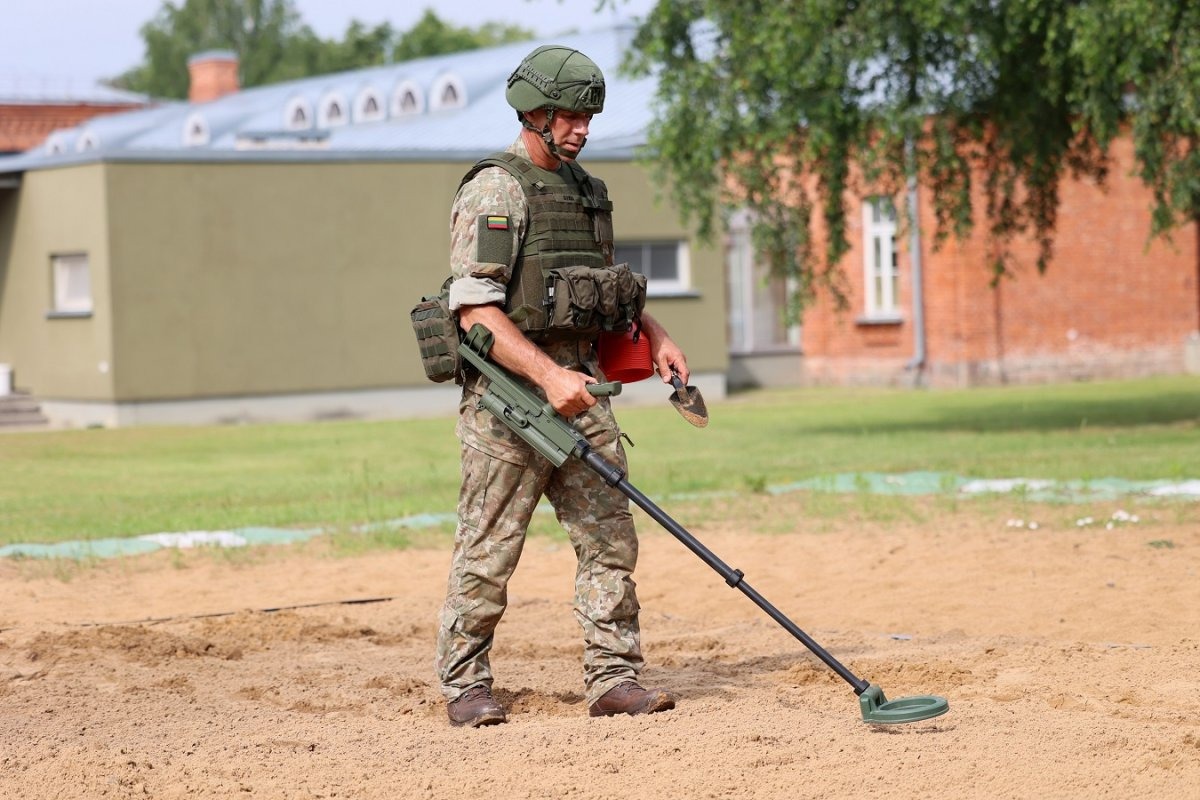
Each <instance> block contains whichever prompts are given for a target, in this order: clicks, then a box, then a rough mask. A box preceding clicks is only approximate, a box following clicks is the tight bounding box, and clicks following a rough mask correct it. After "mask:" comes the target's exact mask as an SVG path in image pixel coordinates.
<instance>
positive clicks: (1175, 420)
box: [0, 377, 1200, 544]
mask: <svg viewBox="0 0 1200 800" xmlns="http://www.w3.org/2000/svg"><path fill="white" fill-rule="evenodd" d="M666 395H667V390H666V389H664V391H663V403H662V405H661V406H656V407H652V408H632V409H626V410H623V411H622V412H621V414H620V420H621V425H622V428H623V430H624V431H625V432H626V433H628V435H629V436H630V437H631V438H632V439H633V441H634V442H635V443H636V447H634V448H631V449H629V455H630V462H631V476H630V478H631V480H632V481H633V483H635V484H636V485H637V486H638V488H639V489H641V490H642V491H644V492H646V493H648V494H651V495H655V494H663V493H667V492H694V491H714V490H730V491H736V492H739V493H754V492H761V491H763V489H764V488H765V487H767V486H769V485H772V484H782V483H788V482H792V481H796V480H800V479H803V478H808V477H813V476H816V475H824V474H832V473H838V472H865V471H881V472H904V471H910V470H935V471H942V472H949V473H954V474H958V475H964V476H968V477H1030V478H1052V479H1071V478H1082V479H1093V478H1103V477H1117V478H1126V479H1130V480H1151V479H1158V478H1168V479H1170V478H1185V477H1186V478H1196V477H1200V378H1195V377H1188V378H1161V379H1152V380H1141V381H1128V382H1113V383H1077V384H1064V385H1055V386H1036V387H1008V388H997V389H974V390H969V391H907V390H879V389H853V390H852V389H808V390H786V391H785V390H779V391H759V392H750V393H746V394H741V395H737V396H735V397H734V398H732V399H731V400H729V401H727V402H724V403H710V408H709V411H710V416H711V418H712V422H711V424H710V425H709V427H708V428H705V429H703V430H699V429H696V428H692V427H691V426H689V425H687V424H686V423H685V422H683V420H681V419H679V418H678V417H677V415H676V414H675V412H674V411H673V410H672V409H671V408H670V406H669V405H668V404H667V401H666ZM457 484H458V444H457V441H456V440H455V438H454V420H453V419H452V418H451V417H449V416H447V417H444V418H440V419H435V420H406V421H395V422H344V421H342V422H322V423H313V424H308V425H258V426H236V427H205V428H130V429H119V430H86V431H64V432H47V433H30V434H13V435H4V436H0V544H7V543H12V542H33V541H37V542H54V541H62V540H66V539H79V538H100V537H108V536H132V535H138V534H143V533H152V532H156V531H183V530H197V529H203V530H212V529H221V528H233V527H241V526H246V525H272V526H309V525H324V526H330V527H334V528H338V527H341V528H345V527H349V526H351V525H354V524H357V523H362V522H367V521H379V520H386V519H393V518H396V517H402V516H406V515H409V514H416V513H422V512H448V511H453V510H454V506H455V500H456V496H457V488H458V487H457ZM834 505H835V506H836V505H837V504H836V503H835V504H834ZM877 505H879V507H880V508H881V509H887V508H890V506H889V505H888V503H887V502H886V501H882V500H880V501H878V502H877ZM547 525H550V526H552V525H553V520H552V519H550V520H548V522H547ZM399 538H400V539H403V538H404V537H403V536H400V537H399ZM400 543H401V544H403V542H400Z"/></svg>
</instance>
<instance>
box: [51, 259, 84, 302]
mask: <svg viewBox="0 0 1200 800" xmlns="http://www.w3.org/2000/svg"><path fill="white" fill-rule="evenodd" d="M50 280H51V284H52V301H53V303H54V305H53V306H52V308H51V312H52V313H53V314H57V315H63V316H86V315H90V314H91V313H92V310H93V303H92V270H91V264H90V263H89V261H88V254H87V253H82V252H77V253H55V254H52V255H51V256H50Z"/></svg>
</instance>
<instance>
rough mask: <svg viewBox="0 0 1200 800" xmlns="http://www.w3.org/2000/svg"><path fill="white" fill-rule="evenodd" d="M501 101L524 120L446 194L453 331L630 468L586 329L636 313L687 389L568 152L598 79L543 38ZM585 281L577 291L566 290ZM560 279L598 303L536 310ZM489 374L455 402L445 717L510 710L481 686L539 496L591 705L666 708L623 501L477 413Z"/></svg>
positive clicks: (595, 100) (593, 191) (573, 54)
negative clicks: (644, 631) (558, 556)
mask: <svg viewBox="0 0 1200 800" xmlns="http://www.w3.org/2000/svg"><path fill="white" fill-rule="evenodd" d="M506 97H507V100H508V103H509V105H511V106H512V107H513V108H515V109H516V111H517V119H518V120H519V121H520V123H521V126H522V129H521V132H520V135H519V137H518V138H517V140H516V141H515V142H514V143H513V144H512V145H511V146H510V147H509V148H508V149H507V150H506V151H505V152H504V153H499V154H496V155H495V156H492V157H489V158H487V159H484V160H483V161H481V162H480V163H479V164H477V165H476V166H475V168H474V169H472V170H471V171H470V172H469V173H468V174H467V176H466V177H465V178H464V179H463V183H462V185H461V186H460V188H459V191H458V195H457V196H456V198H455V200H454V206H453V210H452V213H451V268H452V272H453V278H454V281H453V283H452V284H451V286H450V308H451V310H452V311H454V312H455V313H457V315H458V320H459V324H460V325H461V327H462V328H463V329H464V330H469V329H470V328H471V326H472V325H474V324H476V323H482V324H483V325H485V326H486V327H487V328H488V329H489V330H490V331H491V332H492V333H493V335H494V336H495V343H494V345H493V347H492V351H491V357H492V358H493V359H494V360H496V361H497V362H499V363H500V364H501V365H502V366H504V367H505V368H507V369H508V370H509V371H510V372H512V373H514V374H516V375H518V376H520V377H522V378H524V379H525V380H526V381H527V382H528V384H529V386H530V387H531V388H532V389H533V390H534V391H536V392H538V393H539V395H541V396H543V397H545V398H546V399H547V400H548V401H549V402H550V404H551V405H552V406H553V407H554V408H555V410H556V411H558V413H560V414H562V415H563V416H564V417H567V418H568V419H571V420H572V422H573V424H574V425H575V426H576V427H577V428H578V429H579V430H580V431H581V432H582V433H583V434H584V435H585V436H587V438H588V441H589V442H590V443H591V445H592V446H593V448H595V450H596V452H598V453H600V454H601V455H603V456H604V458H606V459H607V460H608V461H610V462H612V463H614V464H617V465H619V466H620V467H621V468H622V469H624V468H625V464H626V462H625V451H624V449H623V448H622V446H621V443H620V441H619V436H620V429H619V428H618V427H617V423H616V419H615V418H614V417H613V413H612V409H611V407H610V405H609V400H608V398H606V397H605V398H600V399H597V398H595V397H593V396H592V395H590V394H588V392H587V389H586V387H587V384H589V383H595V382H596V380H597V378H598V377H602V376H601V372H600V369H599V365H598V362H597V356H596V349H595V341H596V336H597V332H598V330H600V329H602V328H604V327H608V328H612V327H616V328H617V329H620V328H621V327H625V326H627V325H628V324H629V322H630V321H632V320H633V319H634V318H637V322H638V324H639V325H640V328H641V330H642V331H643V333H644V335H648V336H649V338H650V346H651V355H652V358H653V361H654V365H655V369H656V370H657V372H658V373H659V375H660V376H662V378H663V381H664V382H667V383H669V382H670V376H671V372H672V371H675V372H676V373H678V375H679V376H680V377H681V378H682V379H683V381H684V382H685V383H686V382H687V379H688V367H687V361H686V359H685V358H684V355H683V352H682V351H681V350H680V348H679V346H678V345H676V343H675V342H674V341H673V340H672V339H671V337H670V336H668V335H667V332H666V330H665V329H664V328H663V326H662V325H660V324H659V323H658V322H657V321H656V320H655V319H654V318H653V317H652V316H651V315H650V314H647V313H644V312H642V310H641V309H642V304H644V302H645V279H644V278H642V277H641V276H636V275H633V274H632V273H630V272H629V271H628V268H627V267H626V266H624V265H615V266H614V265H613V234H612V215H611V210H612V204H611V203H610V202H609V200H608V195H607V189H606V187H605V185H604V183H603V182H602V181H600V180H598V179H596V178H594V177H592V176H590V175H589V174H588V173H587V172H585V171H584V170H583V169H582V168H581V167H580V166H579V165H578V164H576V163H575V159H576V158H577V157H578V156H579V152H580V150H582V149H583V146H584V143H585V141H586V140H587V134H588V125H589V123H590V122H591V119H592V115H593V114H598V113H600V111H602V110H603V107H604V76H603V75H602V73H601V71H600V69H599V68H598V67H597V66H596V64H595V63H594V62H593V61H592V60H591V59H589V58H588V57H587V56H585V55H584V54H583V53H581V52H579V51H578V50H573V49H571V48H568V47H561V46H546V47H539V48H537V49H536V50H534V51H533V52H531V53H530V54H529V55H528V56H526V57H525V59H524V60H523V61H522V62H521V63H520V65H519V66H518V67H517V69H516V70H515V71H514V72H513V73H512V75H511V76H510V77H509V79H508V88H507V91H506ZM579 281H583V282H586V283H587V285H588V286H589V287H591V288H590V289H589V291H584V292H576V293H571V292H569V289H570V286H571V285H574V284H575V283H577V282H579ZM556 289H557V290H561V291H558V295H559V296H560V299H562V298H564V297H567V296H568V294H569V295H570V297H572V298H575V299H578V298H577V297H576V296H577V295H578V297H583V298H589V297H590V298H592V302H593V305H592V307H590V308H583V307H582V306H579V305H578V304H576V305H570V304H563V303H559V304H557V306H556V305H555V304H548V303H547V302H546V301H547V300H548V299H549V292H551V291H555V290H556ZM589 292H590V294H589ZM572 302H573V303H574V302H575V300H573V301H572ZM579 302H580V303H582V304H583V305H587V304H588V302H589V301H588V300H586V299H585V300H581V301H579ZM555 308H558V309H559V311H556V310H555ZM564 308H565V309H566V310H565V311H562V309H564ZM614 309H615V310H614ZM560 312H561V313H560ZM606 315H607V316H606ZM588 320H591V323H589V322H588ZM597 320H602V321H603V323H604V324H603V325H602V326H598V325H597V324H596V323H597ZM484 381H486V378H483V377H482V376H480V375H477V374H471V375H468V377H467V379H466V382H465V384H464V386H463V393H462V400H461V402H460V405H459V420H458V427H457V432H458V436H459V439H460V442H461V454H462V488H461V491H460V494H459V503H458V518H459V522H458V529H457V531H456V533H455V544H454V555H453V559H452V562H451V567H450V579H449V588H448V591H447V596H446V602H445V604H444V606H443V608H442V611H441V617H440V626H439V632H438V651H437V670H438V677H439V679H440V681H441V686H442V692H443V694H444V695H445V696H446V699H447V701H448V705H447V712H448V714H449V717H450V722H451V723H452V724H454V725H469V726H472V727H475V726H480V725H492V724H497V723H501V722H505V721H506V717H505V712H504V709H503V708H502V707H501V706H500V704H499V703H498V702H496V700H495V699H494V698H493V696H492V691H491V689H492V673H491V669H490V665H489V661H488V651H489V650H490V649H491V646H492V636H493V632H494V630H495V628H496V625H497V623H499V621H500V617H501V615H502V614H503V613H504V609H505V605H506V603H507V585H508V580H509V577H510V576H511V575H512V573H513V570H514V569H515V568H516V566H517V560H518V558H519V557H520V554H521V547H522V545H523V544H524V540H525V532H526V529H527V527H528V525H529V520H530V517H531V515H532V514H533V511H534V508H535V507H536V506H537V504H538V501H539V500H540V499H541V498H542V496H543V495H544V496H545V497H547V498H548V499H549V501H550V503H551V504H552V505H553V506H554V509H555V511H556V513H557V516H558V519H559V522H560V523H561V524H562V525H563V527H564V528H565V529H566V531H567V533H568V534H569V536H570V540H571V544H572V546H573V547H574V549H575V553H576V556H577V558H578V569H577V571H576V578H575V616H576V618H577V619H578V620H579V623H580V625H581V626H582V628H583V637H584V645H585V646H584V663H583V673H584V684H585V687H586V689H587V704H588V713H589V714H590V715H591V716H611V715H614V714H649V713H654V712H657V711H665V710H667V709H670V708H674V707H675V697H674V696H673V695H672V694H671V693H669V692H666V691H664V690H662V689H644V688H642V687H641V686H640V685H639V684H638V681H637V678H638V674H639V673H640V672H641V669H642V666H643V663H644V662H643V659H642V652H641V644H640V632H639V628H638V608H639V606H638V601H637V597H636V595H635V591H634V581H633V578H632V573H633V570H634V565H635V564H636V562H637V550H638V542H637V534H636V532H635V530H634V524H633V518H632V515H631V514H630V512H629V502H628V500H627V499H626V498H625V496H624V495H623V494H621V493H620V492H619V491H617V490H616V489H614V488H613V487H611V486H608V485H607V484H606V483H605V482H604V481H603V480H602V479H601V478H600V477H599V476H598V475H597V474H596V473H594V472H593V471H592V470H590V469H589V468H588V467H587V466H586V465H585V464H583V463H582V462H581V461H579V460H578V459H570V460H568V461H567V462H566V463H564V464H563V465H562V466H561V467H558V468H555V467H554V466H553V465H552V464H551V463H550V462H549V461H547V460H546V459H545V458H543V457H541V456H540V455H539V454H537V453H536V452H535V451H533V450H531V449H530V447H529V446H528V445H527V444H525V443H524V442H523V441H522V440H521V439H520V438H519V437H517V436H516V434H514V433H512V432H511V431H510V430H509V429H508V428H507V427H506V426H505V425H504V424H503V423H501V422H500V421H499V420H497V419H496V418H495V417H493V416H492V414H491V413H490V412H488V411H486V410H483V409H480V408H479V407H478V396H479V395H480V394H482V393H483V391H484V390H485V389H486V383H484Z"/></svg>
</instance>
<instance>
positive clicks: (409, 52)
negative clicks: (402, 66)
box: [393, 8, 534, 61]
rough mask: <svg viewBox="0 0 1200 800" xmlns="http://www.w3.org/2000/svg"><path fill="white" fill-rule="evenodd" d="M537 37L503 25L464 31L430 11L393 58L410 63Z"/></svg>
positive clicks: (398, 44) (488, 24)
mask: <svg viewBox="0 0 1200 800" xmlns="http://www.w3.org/2000/svg"><path fill="white" fill-rule="evenodd" d="M533 35H534V34H533V31H531V30H527V29H525V28H521V27H518V26H516V25H505V24H503V23H500V22H485V23H483V24H482V25H480V26H479V27H478V28H460V27H457V26H455V25H451V24H449V23H446V22H443V21H442V20H441V19H439V18H438V16H437V15H436V14H434V13H433V11H432V10H431V9H428V8H427V9H425V13H424V14H423V15H422V16H421V19H420V20H418V21H417V24H415V25H413V26H412V27H411V28H409V29H408V30H407V31H405V32H404V33H403V34H402V35H401V36H400V38H399V40H398V41H397V42H396V49H395V51H394V53H393V59H394V60H396V61H408V60H410V59H413V58H423V57H425V56H436V55H441V54H443V53H457V52H460V51H463V50H475V49H478V48H480V47H491V46H493V45H497V44H505V43H507V42H520V41H523V40H525V39H532V38H533Z"/></svg>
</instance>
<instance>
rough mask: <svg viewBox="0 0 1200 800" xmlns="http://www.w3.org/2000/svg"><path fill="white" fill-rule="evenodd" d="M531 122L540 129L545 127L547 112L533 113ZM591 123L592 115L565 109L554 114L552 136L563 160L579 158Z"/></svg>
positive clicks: (540, 110)
mask: <svg viewBox="0 0 1200 800" xmlns="http://www.w3.org/2000/svg"><path fill="white" fill-rule="evenodd" d="M529 121H530V122H532V123H533V124H534V125H536V126H538V127H539V128H540V127H543V126H544V125H545V124H546V112H545V111H544V110H542V109H539V110H537V111H534V112H531V113H530V115H529ZM591 123H592V115H591V114H584V113H580V112H578V111H566V110H564V109H559V110H558V111H555V112H554V118H553V119H551V120H550V135H551V136H553V137H554V144H555V145H556V146H557V147H558V153H559V155H560V156H561V157H562V158H563V159H565V160H567V161H574V160H575V159H576V158H578V157H579V151H580V150H582V149H583V146H584V144H585V143H586V142H587V136H588V126H590V125H591Z"/></svg>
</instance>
